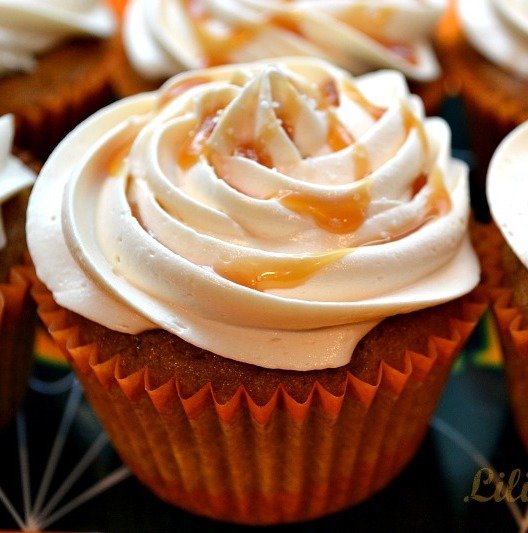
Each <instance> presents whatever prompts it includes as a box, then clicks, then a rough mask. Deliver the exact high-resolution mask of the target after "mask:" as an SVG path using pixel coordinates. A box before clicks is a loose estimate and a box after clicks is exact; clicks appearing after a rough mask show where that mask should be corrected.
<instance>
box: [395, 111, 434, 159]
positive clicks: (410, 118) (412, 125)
mask: <svg viewBox="0 0 528 533" xmlns="http://www.w3.org/2000/svg"><path fill="white" fill-rule="evenodd" d="M401 114H402V119H403V127H404V129H405V131H406V134H407V135H409V133H410V132H411V130H412V129H416V132H417V133H418V137H419V138H420V142H421V143H422V147H423V149H424V151H425V152H427V151H428V150H429V141H428V140H427V134H426V133H425V128H424V125H423V123H422V121H421V120H419V119H418V117H416V115H415V114H414V113H413V112H412V111H411V110H410V108H409V107H407V106H406V105H403V104H402V105H401Z"/></svg>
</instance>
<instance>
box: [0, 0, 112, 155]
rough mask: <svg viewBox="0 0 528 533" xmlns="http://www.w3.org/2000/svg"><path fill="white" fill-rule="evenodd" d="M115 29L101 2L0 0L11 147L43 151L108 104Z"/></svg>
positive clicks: (3, 97) (1, 94)
mask: <svg viewBox="0 0 528 533" xmlns="http://www.w3.org/2000/svg"><path fill="white" fill-rule="evenodd" d="M114 29H115V20H114V16H113V14H112V11H111V10H110V9H109V8H108V7H106V5H105V4H104V2H103V1H102V0H101V1H99V0H89V1H87V2H78V1H72V0H67V1H57V0H47V1H43V2H22V3H21V2H16V1H7V2H2V5H1V6H0V32H1V35H2V38H1V40H0V114H5V113H12V114H14V115H15V119H16V143H17V145H18V146H22V147H26V148H29V149H31V151H32V152H33V153H38V154H40V155H47V154H49V151H51V149H52V148H54V147H55V146H56V144H57V142H58V141H59V140H60V139H62V137H63V136H64V135H65V134H66V133H67V132H68V131H70V130H71V129H72V128H73V127H74V126H75V125H77V124H78V123H79V122H80V121H81V120H82V119H83V118H86V116H88V115H89V114H91V113H93V112H94V111H95V110H97V109H98V108H99V107H102V106H103V105H105V104H107V103H109V101H110V98H111V90H110V86H109V73H110V70H111V61H112V58H111V54H110V46H109V39H108V38H109V37H110V36H111V35H112V34H113V32H114Z"/></svg>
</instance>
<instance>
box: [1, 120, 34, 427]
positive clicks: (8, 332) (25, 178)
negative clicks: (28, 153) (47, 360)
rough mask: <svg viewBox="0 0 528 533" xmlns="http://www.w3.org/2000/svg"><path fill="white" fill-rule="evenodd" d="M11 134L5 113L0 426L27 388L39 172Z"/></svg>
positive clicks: (2, 174) (2, 160) (30, 347)
mask: <svg viewBox="0 0 528 533" xmlns="http://www.w3.org/2000/svg"><path fill="white" fill-rule="evenodd" d="M13 134H14V119H13V116H11V115H4V116H3V117H1V118H0V428H2V427H4V426H5V425H6V424H7V423H8V422H9V421H10V420H11V418H12V417H13V415H14V413H15V412H16V409H17V407H18V405H19V404H20V401H21V400H22V397H23V394H24V391H25V388H26V384H27V380H28V377H29V370H30V366H31V349H32V346H31V339H32V338H33V332H32V328H33V325H34V324H33V316H34V306H33V305H32V300H31V298H30V296H29V279H28V276H27V274H28V267H27V266H24V256H25V254H26V255H27V247H26V239H25V220H26V216H25V215H26V207H27V201H28V198H29V191H30V189H31V187H32V185H33V183H34V181H35V177H36V174H35V172H34V170H32V169H30V168H28V167H27V166H26V165H25V164H24V163H22V161H20V159H18V158H17V157H15V156H13V155H12V154H11V150H12V141H13ZM33 166H35V164H34V165H33Z"/></svg>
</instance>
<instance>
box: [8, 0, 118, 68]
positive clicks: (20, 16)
mask: <svg viewBox="0 0 528 533" xmlns="http://www.w3.org/2000/svg"><path fill="white" fill-rule="evenodd" d="M114 27H115V20H114V17H113V15H112V11H111V10H110V8H109V7H107V6H106V5H105V4H104V2H103V1H102V0H1V1H0V75H6V74H8V73H10V72H20V71H22V72H27V71H31V70H32V68H33V67H34V65H35V61H36V59H35V57H36V56H37V55H38V54H41V53H43V52H45V51H46V50H49V49H51V48H52V47H54V46H55V45H57V44H58V43H59V42H61V41H63V40H64V39H67V38H68V37H71V36H93V37H101V38H104V37H109V36H110V35H111V34H112V32H113V31H114Z"/></svg>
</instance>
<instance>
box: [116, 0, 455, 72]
mask: <svg viewBox="0 0 528 533" xmlns="http://www.w3.org/2000/svg"><path fill="white" fill-rule="evenodd" d="M444 8H445V0H400V1H398V2H394V0H377V1H372V0H227V1H226V0H131V1H130V2H129V5H128V8H127V11H126V13H125V22H124V28H123V38H124V44H125V49H126V51H127V54H128V57H129V60H130V62H131V64H132V65H133V67H134V68H135V69H136V70H137V71H138V72H139V73H140V74H141V75H142V76H143V77H145V78H147V79H155V78H166V77H168V76H171V75H173V74H175V73H177V72H179V71H181V70H187V69H193V68H203V67H210V66H214V65H221V64H230V63H239V62H246V61H254V60H258V59H263V58H270V57H282V56H293V55H308V56H314V57H319V58H324V59H327V60H330V61H332V62H333V63H335V64H337V65H340V66H342V67H344V68H346V69H348V70H350V71H351V72H353V73H355V74H360V73H364V72H367V71H370V70H373V69H376V68H380V67H383V68H394V69H398V70H400V71H402V72H404V73H405V75H406V76H408V77H409V78H411V79H414V80H419V81H426V80H431V79H434V78H436V77H437V76H438V74H439V67H438V63H437V61H436V59H435V55H434V53H433V51H432V48H431V45H430V42H429V41H430V37H431V35H432V33H433V29H434V27H435V24H436V22H437V21H438V19H439V17H440V15H441V13H442V12H443V9H444Z"/></svg>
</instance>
